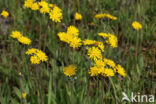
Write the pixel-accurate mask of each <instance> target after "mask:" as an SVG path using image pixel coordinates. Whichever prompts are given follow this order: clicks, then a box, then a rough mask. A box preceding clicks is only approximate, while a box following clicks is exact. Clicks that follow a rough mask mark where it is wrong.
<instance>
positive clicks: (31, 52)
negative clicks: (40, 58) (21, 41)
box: [25, 48, 39, 55]
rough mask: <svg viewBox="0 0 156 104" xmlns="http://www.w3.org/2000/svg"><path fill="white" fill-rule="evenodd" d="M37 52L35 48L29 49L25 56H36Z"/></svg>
mask: <svg viewBox="0 0 156 104" xmlns="http://www.w3.org/2000/svg"><path fill="white" fill-rule="evenodd" d="M38 51H39V50H38V49H35V48H31V49H28V50H27V51H26V52H25V54H27V55H31V54H36V53H37V52H38Z"/></svg>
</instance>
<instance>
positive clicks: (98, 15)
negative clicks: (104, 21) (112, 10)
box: [95, 13, 117, 20]
mask: <svg viewBox="0 0 156 104" xmlns="http://www.w3.org/2000/svg"><path fill="white" fill-rule="evenodd" d="M95 18H97V19H101V18H109V19H111V20H117V17H115V16H112V15H111V14H108V13H100V14H96V15H95Z"/></svg>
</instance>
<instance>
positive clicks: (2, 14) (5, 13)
mask: <svg viewBox="0 0 156 104" xmlns="http://www.w3.org/2000/svg"><path fill="white" fill-rule="evenodd" d="M1 16H3V17H4V18H7V17H8V16H9V13H8V12H7V11H5V10H3V11H2V13H1Z"/></svg>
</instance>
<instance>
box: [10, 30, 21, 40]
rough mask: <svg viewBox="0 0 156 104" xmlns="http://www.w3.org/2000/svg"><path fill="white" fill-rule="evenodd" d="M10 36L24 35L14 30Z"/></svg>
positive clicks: (18, 36)
mask: <svg viewBox="0 0 156 104" xmlns="http://www.w3.org/2000/svg"><path fill="white" fill-rule="evenodd" d="M10 36H11V37H12V38H16V39H18V38H20V37H21V36H22V34H21V33H20V32H19V31H12V32H11V35H10Z"/></svg>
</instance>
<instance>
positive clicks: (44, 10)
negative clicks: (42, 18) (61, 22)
mask: <svg viewBox="0 0 156 104" xmlns="http://www.w3.org/2000/svg"><path fill="white" fill-rule="evenodd" d="M39 4H40V6H41V9H40V13H49V11H50V8H49V5H48V3H47V2H46V1H41V2H40V3H39Z"/></svg>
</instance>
